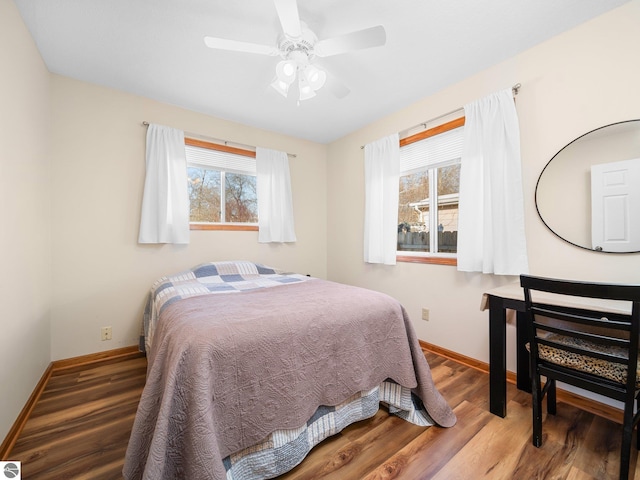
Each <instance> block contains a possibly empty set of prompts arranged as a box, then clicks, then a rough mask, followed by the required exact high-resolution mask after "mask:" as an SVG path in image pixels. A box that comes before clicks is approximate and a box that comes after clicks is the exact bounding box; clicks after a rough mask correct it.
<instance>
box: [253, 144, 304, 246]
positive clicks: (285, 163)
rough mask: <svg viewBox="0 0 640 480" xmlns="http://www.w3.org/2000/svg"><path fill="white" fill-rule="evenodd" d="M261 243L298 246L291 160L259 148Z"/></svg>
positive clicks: (257, 155) (277, 152) (257, 169)
mask: <svg viewBox="0 0 640 480" xmlns="http://www.w3.org/2000/svg"><path fill="white" fill-rule="evenodd" d="M256 173H257V194H258V242H260V243H269V242H295V241H296V233H295V228H294V222H293V201H292V197H291V177H290V174H289V157H288V155H287V154H286V153H285V152H279V151H276V150H269V149H267V148H262V147H258V148H256Z"/></svg>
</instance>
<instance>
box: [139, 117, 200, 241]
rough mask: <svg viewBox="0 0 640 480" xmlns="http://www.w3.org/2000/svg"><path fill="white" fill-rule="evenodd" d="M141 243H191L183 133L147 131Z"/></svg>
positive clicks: (158, 129) (158, 127)
mask: <svg viewBox="0 0 640 480" xmlns="http://www.w3.org/2000/svg"><path fill="white" fill-rule="evenodd" d="M146 156H147V173H146V177H145V181H144V195H143V198H142V214H141V218H140V232H139V236H138V242H139V243H189V194H188V193H187V160H186V158H185V153H184V132H182V131H180V130H176V129H173V128H169V127H163V126H161V125H152V124H151V125H149V126H148V128H147V154H146Z"/></svg>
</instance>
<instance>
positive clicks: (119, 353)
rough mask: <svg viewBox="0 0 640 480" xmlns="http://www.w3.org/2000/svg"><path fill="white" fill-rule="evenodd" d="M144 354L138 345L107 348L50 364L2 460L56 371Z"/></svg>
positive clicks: (1, 449) (7, 440)
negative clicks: (103, 350) (113, 348)
mask: <svg viewBox="0 0 640 480" xmlns="http://www.w3.org/2000/svg"><path fill="white" fill-rule="evenodd" d="M142 356H144V354H143V353H142V352H140V351H139V350H138V346H137V345H134V346H131V347H123V348H117V349H115V350H107V351H106V352H99V353H92V354H89V355H82V356H80V357H73V358H68V359H65V360H55V361H53V362H51V363H50V364H49V366H48V367H47V369H46V370H45V372H44V373H43V374H42V377H41V378H40V381H39V382H38V384H37V385H36V388H35V389H34V390H33V392H32V393H31V396H30V397H29V399H28V400H27V403H26V404H25V406H24V407H23V408H22V411H21V412H20V414H19V415H18V418H17V419H16V421H15V422H14V423H13V425H12V426H11V428H10V429H9V433H7V436H6V437H5V439H4V441H3V442H2V445H0V461H5V460H10V459H9V455H11V450H13V446H14V445H15V444H16V441H17V440H18V437H19V436H20V433H22V429H23V428H24V426H25V424H26V423H27V420H28V419H29V416H30V415H31V412H33V409H34V407H35V406H36V403H37V402H38V400H39V399H40V396H41V395H42V392H43V391H44V389H45V387H46V386H47V383H48V382H49V379H50V378H51V377H52V376H53V375H54V374H56V373H58V372H61V371H64V372H68V371H70V370H71V369H74V368H83V367H86V366H87V365H93V364H97V363H112V362H116V361H122V360H127V359H130V358H136V357H142Z"/></svg>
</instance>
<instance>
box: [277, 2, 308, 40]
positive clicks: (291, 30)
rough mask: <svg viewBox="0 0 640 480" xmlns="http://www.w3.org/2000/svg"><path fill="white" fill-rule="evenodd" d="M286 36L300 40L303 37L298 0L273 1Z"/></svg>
mask: <svg viewBox="0 0 640 480" xmlns="http://www.w3.org/2000/svg"><path fill="white" fill-rule="evenodd" d="M273 3H274V4H275V6H276V11H277V12H278V18H280V24H281V25H282V30H283V31H284V33H285V35H287V36H289V37H293V38H298V37H300V36H301V35H302V30H301V28H300V15H299V14H298V3H297V0H273Z"/></svg>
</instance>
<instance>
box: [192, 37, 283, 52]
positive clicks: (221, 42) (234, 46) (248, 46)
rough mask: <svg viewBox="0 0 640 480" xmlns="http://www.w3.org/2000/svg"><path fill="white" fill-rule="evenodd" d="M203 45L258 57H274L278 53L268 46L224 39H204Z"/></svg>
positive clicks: (275, 49)
mask: <svg viewBox="0 0 640 480" xmlns="http://www.w3.org/2000/svg"><path fill="white" fill-rule="evenodd" d="M204 44H205V45H206V46H207V47H209V48H216V49H218V50H230V51H233V52H246V53H257V54H260V55H271V56H275V55H278V54H279V53H280V52H279V50H278V49H277V48H275V47H272V46H269V45H260V44H259V43H249V42H239V41H237V40H229V39H226V38H216V37H204Z"/></svg>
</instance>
